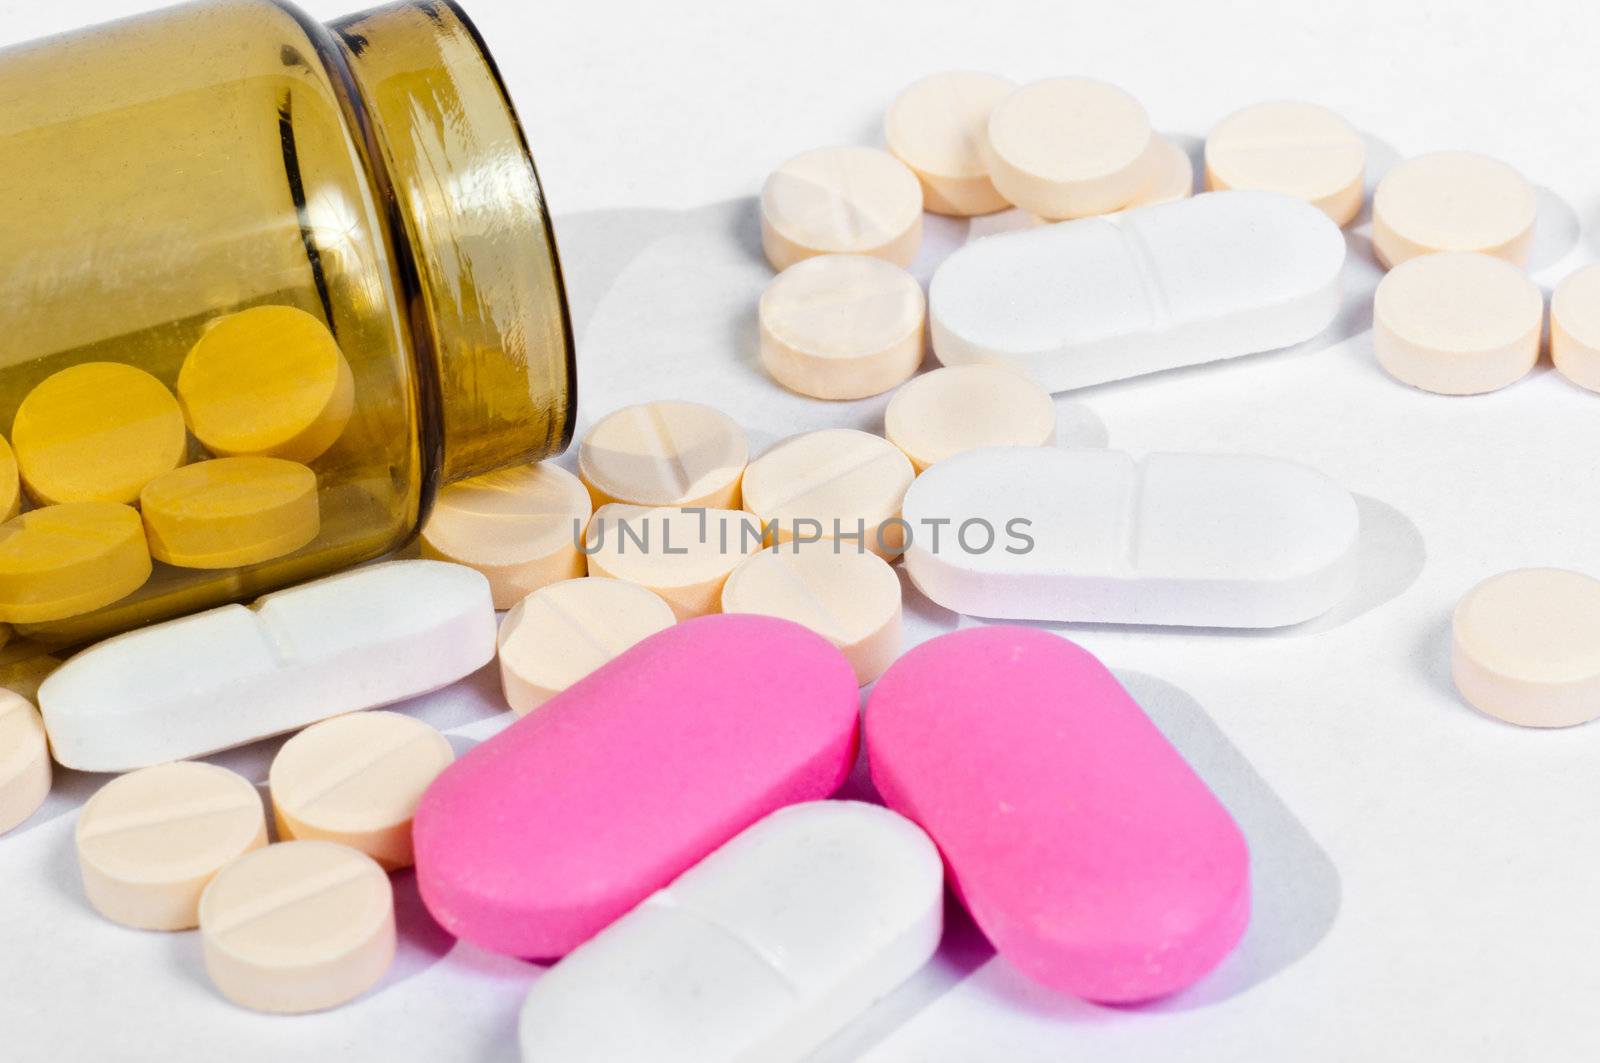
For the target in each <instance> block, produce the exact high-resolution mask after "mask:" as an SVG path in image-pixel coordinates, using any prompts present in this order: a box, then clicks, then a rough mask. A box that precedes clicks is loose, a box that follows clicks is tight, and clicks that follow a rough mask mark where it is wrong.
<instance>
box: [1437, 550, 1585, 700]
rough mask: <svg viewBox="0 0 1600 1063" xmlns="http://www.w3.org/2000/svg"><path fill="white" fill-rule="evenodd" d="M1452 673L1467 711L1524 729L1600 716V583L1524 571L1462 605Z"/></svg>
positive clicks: (1550, 571) (1496, 579)
mask: <svg viewBox="0 0 1600 1063" xmlns="http://www.w3.org/2000/svg"><path fill="white" fill-rule="evenodd" d="M1451 626H1452V628H1453V635H1452V639H1451V652H1450V672H1451V676H1452V678H1453V679H1454V680H1455V685H1456V689H1457V690H1458V691H1460V692H1461V696H1462V697H1463V698H1465V699H1466V701H1467V704H1469V705H1471V706H1472V707H1474V708H1476V709H1478V710H1480V711H1482V712H1486V713H1488V714H1489V715H1490V716H1495V717H1498V718H1499V719H1502V720H1505V721H1506V722H1508V723H1514V724H1520V725H1521V726H1523V727H1570V726H1572V725H1574V724H1580V723H1585V722H1587V721H1589V720H1592V719H1594V718H1595V717H1597V716H1600V580H1597V579H1594V578H1592V577H1590V576H1586V575H1583V574H1582V573H1579V572H1569V571H1567V570H1565V569H1559V568H1523V569H1517V570H1515V571H1512V572H1503V573H1501V574H1500V575H1498V576H1492V577H1490V578H1489V579H1486V580H1484V581H1483V582H1482V583H1480V584H1478V585H1477V586H1476V587H1474V588H1472V590H1470V591H1468V592H1467V593H1466V595H1464V596H1463V597H1462V599H1461V601H1460V603H1459V604H1457V606H1456V611H1455V618H1454V621H1453V622H1452V625H1451Z"/></svg>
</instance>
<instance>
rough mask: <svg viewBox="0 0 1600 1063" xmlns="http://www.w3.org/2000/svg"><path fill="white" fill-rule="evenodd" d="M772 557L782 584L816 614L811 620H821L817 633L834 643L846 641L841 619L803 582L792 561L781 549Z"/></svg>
mask: <svg viewBox="0 0 1600 1063" xmlns="http://www.w3.org/2000/svg"><path fill="white" fill-rule="evenodd" d="M772 556H773V557H774V558H775V559H776V560H777V563H778V571H779V572H781V573H782V579H783V580H784V582H785V583H787V584H788V585H789V587H790V588H791V589H793V590H794V591H796V592H797V593H798V594H799V595H800V597H801V598H802V599H804V600H805V601H806V603H807V604H809V605H810V606H811V607H812V610H813V611H814V613H815V614H816V615H815V616H814V617H813V618H812V619H813V620H818V619H820V620H821V623H820V624H817V625H816V628H817V633H818V634H819V635H822V636H824V637H826V638H829V639H831V640H833V641H834V642H846V641H848V640H849V632H847V631H845V624H844V621H843V619H842V618H841V617H839V616H837V615H836V614H835V613H834V612H833V610H831V609H830V608H828V603H827V602H825V601H823V599H822V596H821V595H820V594H818V593H817V592H816V590H815V589H814V588H812V586H811V585H810V584H809V583H807V582H806V581H805V579H804V578H803V577H802V576H801V575H800V572H799V569H797V568H796V567H795V563H794V561H793V560H792V559H791V558H790V557H786V556H784V554H783V553H782V548H781V547H780V548H779V552H777V553H774V554H773V555H772Z"/></svg>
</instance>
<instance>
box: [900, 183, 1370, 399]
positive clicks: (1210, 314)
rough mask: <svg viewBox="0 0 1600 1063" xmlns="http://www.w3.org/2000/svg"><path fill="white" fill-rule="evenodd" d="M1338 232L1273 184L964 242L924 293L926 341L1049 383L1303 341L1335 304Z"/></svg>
mask: <svg viewBox="0 0 1600 1063" xmlns="http://www.w3.org/2000/svg"><path fill="white" fill-rule="evenodd" d="M1344 256H1345V241H1344V234H1343V233H1341V232H1340V231H1339V227H1338V226H1337V225H1335V224H1333V222H1332V221H1330V220H1329V219H1328V216H1327V215H1325V214H1323V213H1322V212H1321V211H1319V210H1317V209H1316V208H1315V207H1312V206H1310V205H1309V204H1307V203H1305V202H1303V201H1301V200H1298V199H1295V198H1294V197H1292V196H1285V195H1282V194H1281V193H1277V192H1210V193H1207V194H1205V195H1199V196H1195V197H1194V198H1193V199H1187V200H1183V201H1182V202H1178V203H1164V204H1161V205H1159V206H1154V207H1146V208H1143V209H1140V210H1133V211H1128V212H1126V213H1123V214H1118V215H1115V216H1113V217H1109V218H1089V219H1085V220H1083V221H1076V222H1068V223H1065V224H1061V225H1046V226H1042V227H1040V228H1037V229H1028V230H1023V231H1021V232H1015V233H1007V234H1005V235H1003V236H994V237H989V238H988V239H984V240H979V241H977V242H975V243H972V244H968V245H967V246H966V247H963V248H962V249H961V250H959V251H957V252H955V253H954V254H953V255H951V256H950V257H949V258H947V259H945V261H944V263H943V264H942V265H941V266H940V267H939V270H938V272H937V273H935V274H934V277H933V284H932V286H931V287H930V288H929V290H928V323H929V327H930V329H931V330H932V334H933V350H934V353H935V354H937V355H938V356H939V360H940V361H941V362H943V363H944V364H946V365H961V364H965V363H968V362H989V363H994V364H997V365H1008V366H1011V367H1012V368H1014V369H1016V370H1018V371H1020V372H1023V373H1025V374H1027V375H1028V376H1030V377H1032V378H1033V379H1034V380H1035V381H1037V382H1038V383H1039V384H1041V385H1043V386H1044V387H1045V388H1047V389H1048V390H1050V391H1065V390H1068V389H1070V388H1080V387H1086V386H1088V385H1090V384H1099V383H1103V382H1105V381H1107V380H1120V379H1122V378H1124V377H1132V376H1139V375H1140V374H1143V373H1153V372H1157V371H1158V370H1162V369H1173V368H1176V367H1178V366H1184V365H1196V364H1199V363H1201V362H1210V361H1215V360H1218V359H1222V358H1233V357H1236V356H1238V355H1242V354H1251V353H1254V352H1257V351H1270V350H1275V349H1277V348H1280V347H1287V346H1289V345H1290V344H1294V343H1300V342H1302V341H1304V340H1308V339H1310V338H1311V337H1313V336H1315V335H1317V333H1319V332H1321V331H1322V330H1323V329H1324V328H1326V327H1327V326H1328V324H1329V323H1330V322H1331V321H1332V320H1333V319H1334V316H1335V315H1336V314H1337V313H1338V312H1339V297H1340V291H1341V285H1340V273H1341V271H1342V269H1343V267H1344Z"/></svg>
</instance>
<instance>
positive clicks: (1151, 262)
mask: <svg viewBox="0 0 1600 1063" xmlns="http://www.w3.org/2000/svg"><path fill="white" fill-rule="evenodd" d="M1117 233H1118V234H1119V235H1120V236H1121V237H1122V246H1123V247H1124V248H1125V249H1126V250H1127V252H1128V260H1129V262H1130V263H1131V264H1132V266H1133V272H1134V275H1135V276H1136V277H1138V279H1139V291H1140V292H1141V293H1142V294H1143V295H1144V301H1145V306H1146V307H1148V308H1149V311H1150V315H1151V318H1152V321H1151V323H1152V324H1153V325H1155V326H1157V327H1158V328H1166V327H1169V326H1171V325H1172V323H1173V319H1172V306H1171V304H1170V303H1169V302H1168V300H1167V289H1166V285H1164V284H1162V283H1161V270H1160V267H1159V266H1158V265H1157V263H1156V257H1155V252H1154V251H1153V250H1152V248H1151V247H1150V243H1149V241H1147V240H1146V239H1145V238H1144V234H1143V233H1141V232H1140V231H1139V228H1138V225H1137V223H1136V222H1130V223H1125V224H1123V225H1120V226H1118V227H1117Z"/></svg>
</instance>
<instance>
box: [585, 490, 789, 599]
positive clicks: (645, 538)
mask: <svg viewBox="0 0 1600 1063" xmlns="http://www.w3.org/2000/svg"><path fill="white" fill-rule="evenodd" d="M761 545H762V537H761V526H760V525H759V524H758V523H757V522H756V520H755V518H754V517H752V516H750V515H749V514H747V513H741V512H738V511H736V510H730V509H704V508H679V507H656V508H646V507H644V506H625V505H622V504H620V503H613V504H611V505H608V506H601V507H600V508H599V509H597V510H595V514H594V519H592V520H591V521H590V522H589V530H588V533H587V538H586V539H585V541H584V549H585V550H586V551H587V552H588V554H589V572H590V574H591V575H594V576H604V577H606V578H608V579H619V580H627V581H628V582H630V583H637V584H638V585H639V586H641V587H645V588H648V589H649V590H650V591H652V592H654V593H655V594H657V595H659V596H660V597H661V598H662V599H663V600H664V601H665V602H666V603H667V605H668V606H670V607H671V609H672V613H673V615H674V616H676V617H677V618H678V619H679V620H687V619H688V618H689V617H691V616H701V615H704V614H705V613H714V612H716V611H717V610H718V609H719V608H720V607H721V601H722V585H723V583H724V582H726V581H727V579H728V573H730V572H732V571H733V570H734V568H735V567H736V566H737V565H738V564H739V562H740V561H742V560H744V559H745V558H746V557H748V556H749V555H751V554H753V553H755V552H756V551H757V550H759V549H761Z"/></svg>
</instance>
